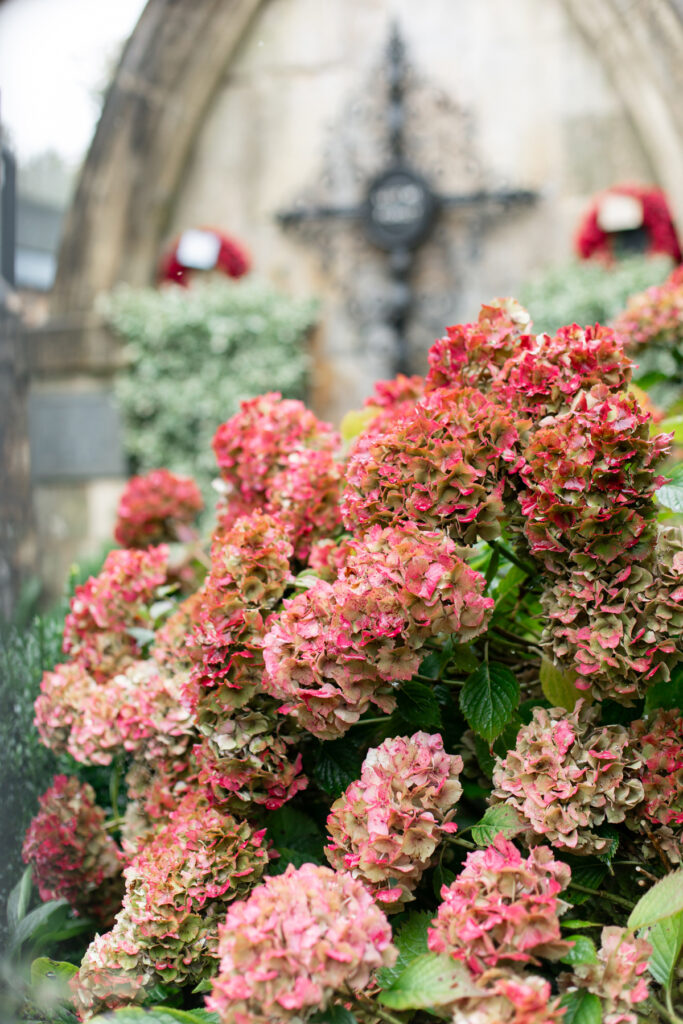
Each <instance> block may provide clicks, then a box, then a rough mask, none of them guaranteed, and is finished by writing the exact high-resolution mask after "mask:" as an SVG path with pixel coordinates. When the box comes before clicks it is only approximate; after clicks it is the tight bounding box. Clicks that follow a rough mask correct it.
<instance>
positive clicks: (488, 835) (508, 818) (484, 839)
mask: <svg viewBox="0 0 683 1024" xmlns="http://www.w3.org/2000/svg"><path fill="white" fill-rule="evenodd" d="M525 827H526V826H525V825H524V823H523V822H522V820H521V818H520V817H519V815H518V813H517V811H516V810H515V809H514V807H511V806H510V805H509V804H494V805H493V807H488V808H487V810H486V812H485V814H484V817H483V818H482V819H481V821H479V822H477V824H476V825H473V826H472V839H473V840H474V842H475V843H476V844H477V846H490V845H491V843H492V842H493V840H494V839H495V838H496V836H497V835H498V833H499V832H502V833H503V835H504V836H505V838H506V839H511V838H512V836H516V835H519V833H520V832H523V831H524V829H525Z"/></svg>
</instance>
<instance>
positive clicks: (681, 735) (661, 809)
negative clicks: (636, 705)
mask: <svg viewBox="0 0 683 1024" xmlns="http://www.w3.org/2000/svg"><path fill="white" fill-rule="evenodd" d="M630 733H631V744H632V746H633V748H634V749H635V750H637V751H638V753H639V754H640V756H641V758H642V760H643V762H644V764H643V768H642V771H641V775H640V778H641V780H642V783H643V803H642V804H641V805H640V806H639V807H638V808H637V809H636V811H635V813H634V815H633V819H632V822H630V824H632V825H633V826H634V827H636V828H637V827H638V826H639V825H640V824H641V823H642V819H643V817H644V818H645V819H646V821H647V822H649V823H650V824H651V825H654V826H662V825H664V826H669V827H670V828H671V829H672V830H673V832H674V833H675V834H677V835H678V837H679V839H681V838H683V837H682V835H681V833H682V831H683V828H682V827H683V716H681V713H680V711H678V710H673V711H665V710H663V709H659V710H657V711H655V712H654V713H653V715H652V717H651V718H650V720H648V721H638V722H632V723H631V726H630Z"/></svg>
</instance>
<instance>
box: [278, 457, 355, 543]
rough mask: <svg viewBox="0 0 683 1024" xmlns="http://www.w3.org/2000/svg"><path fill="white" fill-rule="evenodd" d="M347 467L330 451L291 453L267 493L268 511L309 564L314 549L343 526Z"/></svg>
mask: <svg viewBox="0 0 683 1024" xmlns="http://www.w3.org/2000/svg"><path fill="white" fill-rule="evenodd" d="M343 480H344V467H343V465H342V464H341V462H338V461H337V460H336V459H335V457H334V455H333V454H332V453H331V452H329V451H316V450H315V449H311V448H303V449H301V450H299V451H295V452H291V453H290V454H289V455H288V456H287V458H286V460H285V463H284V465H283V467H282V469H280V470H278V472H277V473H274V474H273V475H272V477H271V478H270V480H269V482H268V488H267V490H266V505H265V507H266V511H267V512H269V513H270V514H271V515H273V516H276V517H277V519H278V521H279V522H280V523H281V525H282V527H283V528H284V531H285V533H286V535H287V537H288V539H289V541H290V542H291V544H292V546H293V548H294V557H295V558H296V559H297V561H299V562H305V561H306V559H307V558H308V556H309V553H310V550H311V545H312V544H313V543H314V542H315V541H317V540H319V539H321V538H323V537H329V535H330V534H332V533H334V532H335V530H336V529H337V528H338V527H339V525H340V523H341V510H340V508H339V499H340V498H341V492H342V485H343Z"/></svg>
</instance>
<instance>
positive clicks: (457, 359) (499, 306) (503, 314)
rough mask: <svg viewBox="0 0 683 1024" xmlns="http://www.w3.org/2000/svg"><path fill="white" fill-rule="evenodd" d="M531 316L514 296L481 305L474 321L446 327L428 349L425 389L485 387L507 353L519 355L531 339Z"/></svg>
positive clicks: (514, 355) (494, 377)
mask: <svg viewBox="0 0 683 1024" xmlns="http://www.w3.org/2000/svg"><path fill="white" fill-rule="evenodd" d="M530 329H531V318H530V317H529V314H528V313H527V311H526V310H525V309H523V308H522V307H521V306H520V305H519V303H518V302H515V300H514V299H501V300H497V301H496V302H494V303H492V304H491V305H490V306H482V308H481V312H480V313H479V318H478V320H477V322H476V323H474V324H457V325H456V326H455V327H448V328H446V332H447V333H446V337H445V338H441V339H439V340H438V341H436V342H435V343H434V344H433V345H432V347H431V349H430V350H429V373H428V374H427V390H428V391H432V390H434V389H435V388H443V387H448V388H450V387H472V388H479V389H480V390H481V391H485V392H486V391H489V390H490V388H491V385H492V383H493V381H495V380H496V379H497V378H498V376H499V374H500V372H501V370H502V368H503V366H504V365H505V363H506V362H507V360H508V359H510V358H511V357H514V358H519V356H520V355H521V354H522V352H523V351H524V348H525V347H526V346H528V345H530V344H531V343H532V341H533V339H532V336H531V335H530V334H529V333H528V332H529V331H530Z"/></svg>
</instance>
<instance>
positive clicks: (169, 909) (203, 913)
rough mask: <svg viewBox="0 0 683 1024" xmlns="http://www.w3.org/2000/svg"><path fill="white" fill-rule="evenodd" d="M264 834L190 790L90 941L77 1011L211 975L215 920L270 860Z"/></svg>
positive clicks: (77, 983)
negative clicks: (101, 932)
mask: <svg viewBox="0 0 683 1024" xmlns="http://www.w3.org/2000/svg"><path fill="white" fill-rule="evenodd" d="M263 837H264V831H260V832H254V831H253V830H252V829H251V828H250V826H249V825H247V823H246V822H239V823H238V822H237V821H235V820H234V818H231V817H230V815H227V814H223V813H219V812H218V811H216V810H214V809H212V808H210V807H209V806H208V805H207V804H206V801H205V800H204V799H203V797H202V796H201V794H200V793H197V792H192V793H188V795H187V797H186V798H185V799H184V800H183V801H181V803H180V805H179V806H178V808H177V809H176V810H175V811H174V812H173V813H172V814H171V816H170V820H169V822H168V823H167V824H165V825H163V826H162V827H161V828H160V829H159V830H158V831H157V832H156V834H155V835H154V836H153V838H152V839H151V841H150V842H149V843H147V844H146V845H144V846H143V847H142V849H141V850H140V851H139V853H137V855H136V856H135V857H134V858H133V860H132V861H131V863H130V864H129V866H128V867H127V868H126V870H125V878H126V893H125V896H124V900H123V907H122V909H121V911H120V912H119V914H118V916H117V918H116V923H115V925H114V928H113V930H112V932H111V933H110V934H109V936H105V937H104V941H103V940H102V939H99V938H97V939H95V941H94V942H93V943H92V944H91V946H90V947H89V949H88V951H87V952H86V954H85V958H84V960H83V964H82V966H81V969H80V971H79V973H78V974H77V975H76V977H75V978H74V979H73V982H72V986H73V989H74V994H75V1001H76V1005H77V1007H78V1009H79V1010H80V1012H81V1013H82V1014H83V1015H85V1016H91V1015H92V1014H93V1013H96V1012H97V1011H98V1010H99V1009H101V1008H104V1007H111V1005H112V1002H111V998H112V994H114V995H115V994H116V992H117V989H120V990H122V991H123V993H125V996H124V999H123V1002H124V1003H128V1002H131V1001H133V1000H134V999H138V1000H142V999H144V997H145V995H146V993H147V991H148V990H149V988H150V987H151V986H153V985H155V984H159V983H166V984H167V983H169V982H175V983H177V984H183V983H185V984H187V983H188V982H190V983H193V984H196V983H197V982H199V981H200V980H201V979H202V978H204V977H207V976H210V975H211V974H213V973H214V971H215V958H216V956H217V945H218V922H219V919H220V918H222V917H223V915H224V914H225V911H226V909H227V907H228V905H229V904H230V903H231V902H232V901H233V900H235V899H239V898H241V897H244V896H246V895H247V893H249V891H250V890H251V889H252V888H253V887H254V885H256V884H257V882H258V881H259V879H260V877H261V875H262V873H263V869H264V867H265V864H266V862H267V859H268V855H267V853H266V851H265V849H264V846H263ZM116 1003H117V1004H118V1000H116Z"/></svg>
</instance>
